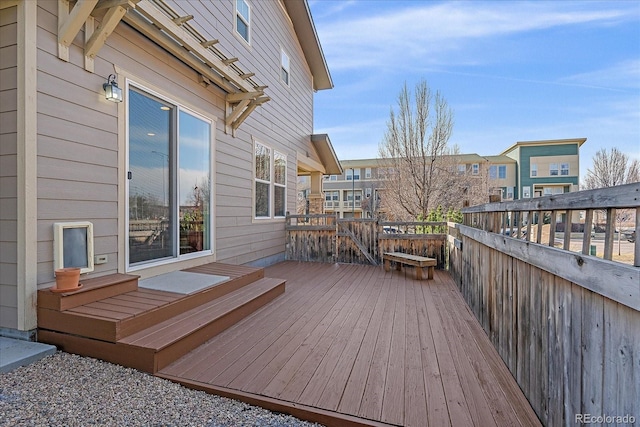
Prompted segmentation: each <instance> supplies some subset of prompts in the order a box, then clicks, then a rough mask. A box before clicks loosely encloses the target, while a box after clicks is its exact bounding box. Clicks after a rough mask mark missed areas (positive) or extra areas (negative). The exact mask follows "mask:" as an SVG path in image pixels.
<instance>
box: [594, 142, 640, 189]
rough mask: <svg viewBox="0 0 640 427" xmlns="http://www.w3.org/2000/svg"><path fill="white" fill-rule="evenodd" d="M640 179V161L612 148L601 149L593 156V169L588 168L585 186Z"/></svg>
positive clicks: (604, 185)
mask: <svg viewBox="0 0 640 427" xmlns="http://www.w3.org/2000/svg"><path fill="white" fill-rule="evenodd" d="M638 181H640V162H638V160H630V159H629V156H627V155H626V154H624V153H623V152H621V151H620V150H618V149H617V148H615V147H614V148H612V149H611V151H610V152H607V149H606V148H603V149H601V150H599V151H598V152H597V153H596V154H595V155H594V156H593V169H587V176H586V178H585V183H584V187H585V189H587V190H591V189H594V188H603V187H614V186H616V185H622V184H630V183H632V182H638Z"/></svg>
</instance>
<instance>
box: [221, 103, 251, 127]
mask: <svg viewBox="0 0 640 427" xmlns="http://www.w3.org/2000/svg"><path fill="white" fill-rule="evenodd" d="M250 102H251V99H244V100H242V101H240V103H239V104H238V105H235V106H232V107H231V112H230V113H228V114H227V118H226V119H225V123H226V124H227V126H230V125H231V124H232V123H233V122H234V120H235V119H236V118H238V116H240V114H242V111H243V110H244V109H245V108H246V107H247V106H248V105H249V103H250Z"/></svg>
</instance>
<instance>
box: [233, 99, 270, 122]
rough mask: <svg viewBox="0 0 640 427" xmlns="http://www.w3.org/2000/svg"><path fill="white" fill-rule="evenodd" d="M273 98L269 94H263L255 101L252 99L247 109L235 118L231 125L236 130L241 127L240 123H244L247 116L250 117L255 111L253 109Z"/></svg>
mask: <svg viewBox="0 0 640 427" xmlns="http://www.w3.org/2000/svg"><path fill="white" fill-rule="evenodd" d="M270 100H271V98H269V97H268V96H262V97H260V98H257V99H254V100H253V101H251V102H250V103H249V105H248V106H247V108H245V110H244V111H243V112H242V114H240V116H239V117H238V118H237V119H235V120H233V121H232V122H231V127H232V128H233V129H234V130H235V129H238V128H239V127H240V125H241V124H242V122H244V121H245V119H246V118H247V117H249V115H250V114H251V113H253V110H255V109H256V108H257V107H258V106H260V105H262V104H264V103H265V102H267V101H270Z"/></svg>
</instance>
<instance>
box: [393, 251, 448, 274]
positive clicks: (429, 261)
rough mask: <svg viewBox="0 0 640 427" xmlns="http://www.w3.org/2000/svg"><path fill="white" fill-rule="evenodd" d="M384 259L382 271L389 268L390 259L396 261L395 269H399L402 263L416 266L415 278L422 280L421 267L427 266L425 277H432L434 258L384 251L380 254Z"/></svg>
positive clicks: (435, 262) (434, 264)
mask: <svg viewBox="0 0 640 427" xmlns="http://www.w3.org/2000/svg"><path fill="white" fill-rule="evenodd" d="M382 259H383V261H384V271H389V270H391V261H394V262H395V263H396V270H398V271H400V270H401V266H402V264H407V265H413V266H415V267H416V279H418V280H422V268H423V267H428V268H429V270H428V272H427V278H428V279H433V270H434V269H435V266H436V264H437V261H436V260H435V258H427V257H424V256H418V255H410V254H404V253H402V252H385V253H384V254H383V255H382Z"/></svg>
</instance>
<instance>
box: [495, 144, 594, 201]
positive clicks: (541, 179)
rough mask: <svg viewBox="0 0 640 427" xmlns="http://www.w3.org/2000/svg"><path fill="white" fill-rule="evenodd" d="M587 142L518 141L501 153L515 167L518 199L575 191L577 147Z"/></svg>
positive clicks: (577, 172) (578, 162) (577, 165)
mask: <svg viewBox="0 0 640 427" xmlns="http://www.w3.org/2000/svg"><path fill="white" fill-rule="evenodd" d="M586 140H587V139H586V138H575V139H553V140H548V141H521V142H516V143H515V144H514V145H512V146H511V147H509V148H508V149H506V150H505V151H503V152H502V154H501V155H502V156H507V157H509V158H512V159H514V160H515V161H516V162H517V164H518V172H517V175H516V192H515V197H516V198H517V199H528V198H531V197H541V196H550V195H552V194H561V193H569V192H573V191H578V184H579V176H580V147H581V146H582V144H584V143H585V141H586Z"/></svg>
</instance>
